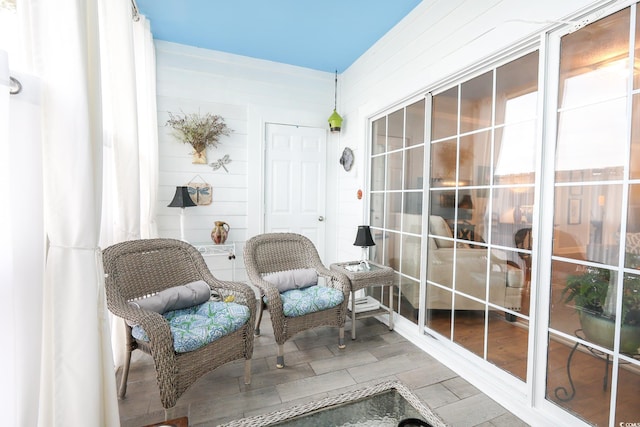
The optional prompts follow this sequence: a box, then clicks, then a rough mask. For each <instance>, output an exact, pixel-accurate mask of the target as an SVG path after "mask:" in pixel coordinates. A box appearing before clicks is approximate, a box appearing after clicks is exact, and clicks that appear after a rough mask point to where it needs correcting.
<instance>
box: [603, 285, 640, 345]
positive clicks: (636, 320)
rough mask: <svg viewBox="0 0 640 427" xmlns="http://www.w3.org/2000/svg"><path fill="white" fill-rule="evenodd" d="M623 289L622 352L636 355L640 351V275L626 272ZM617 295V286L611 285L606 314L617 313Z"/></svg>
mask: <svg viewBox="0 0 640 427" xmlns="http://www.w3.org/2000/svg"><path fill="white" fill-rule="evenodd" d="M622 289H623V291H622V316H621V319H622V329H621V331H620V352H621V353H625V354H631V355H635V354H638V353H640V351H639V350H640V276H638V275H636V274H629V273H625V274H624V280H623V285H622ZM616 296H617V295H616V288H614V287H613V286H611V287H609V289H608V292H607V298H606V300H605V307H604V310H603V313H604V314H605V315H609V314H610V313H616V310H615V302H616ZM616 317H617V316H616Z"/></svg>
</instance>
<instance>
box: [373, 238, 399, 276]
mask: <svg viewBox="0 0 640 427" xmlns="http://www.w3.org/2000/svg"><path fill="white" fill-rule="evenodd" d="M399 236H400V235H399V234H398V233H390V232H389V233H387V234H386V238H385V239H384V262H383V264H384V265H388V266H389V267H391V268H393V269H394V270H396V271H400V238H399ZM376 245H377V243H376Z"/></svg>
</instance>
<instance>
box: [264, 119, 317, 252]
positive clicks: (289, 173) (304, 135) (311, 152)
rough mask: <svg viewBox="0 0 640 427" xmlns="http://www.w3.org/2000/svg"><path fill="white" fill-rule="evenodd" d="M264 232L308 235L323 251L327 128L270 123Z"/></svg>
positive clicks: (268, 125)
mask: <svg viewBox="0 0 640 427" xmlns="http://www.w3.org/2000/svg"><path fill="white" fill-rule="evenodd" d="M266 139H267V140H266V153H265V174H266V176H265V180H264V182H265V188H264V200H265V232H292V233H298V234H302V235H304V236H306V237H308V238H309V239H310V240H311V241H312V242H313V243H314V244H315V245H316V248H317V249H318V253H319V254H320V256H321V257H322V256H323V254H324V236H325V218H324V217H325V186H326V182H325V181H326V145H327V132H326V130H325V129H320V128H310V127H298V126H288V125H277V124H267V129H266Z"/></svg>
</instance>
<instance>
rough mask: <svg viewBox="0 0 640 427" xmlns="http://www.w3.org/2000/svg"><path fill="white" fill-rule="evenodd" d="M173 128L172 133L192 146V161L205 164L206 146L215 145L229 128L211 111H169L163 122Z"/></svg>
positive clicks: (228, 131) (229, 132)
mask: <svg viewBox="0 0 640 427" xmlns="http://www.w3.org/2000/svg"><path fill="white" fill-rule="evenodd" d="M165 126H169V127H171V128H172V129H173V135H174V136H175V137H176V138H178V139H179V140H180V141H182V142H183V143H185V144H189V145H191V147H192V148H193V153H192V154H193V158H192V163H194V164H203V165H206V164H207V147H214V148H215V147H217V145H218V142H219V141H220V137H221V136H222V135H226V136H228V135H230V134H231V129H229V127H228V126H227V125H226V123H225V122H224V119H223V118H222V117H220V116H218V115H215V114H211V113H205V114H200V113H189V114H187V113H182V114H173V113H171V112H169V120H167V122H166V123H165Z"/></svg>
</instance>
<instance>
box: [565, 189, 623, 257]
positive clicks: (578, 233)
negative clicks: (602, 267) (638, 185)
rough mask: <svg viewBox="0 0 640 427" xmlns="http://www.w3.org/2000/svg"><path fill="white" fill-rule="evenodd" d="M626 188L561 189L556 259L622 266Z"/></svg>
mask: <svg viewBox="0 0 640 427" xmlns="http://www.w3.org/2000/svg"><path fill="white" fill-rule="evenodd" d="M621 205H622V185H586V186H571V187H557V188H556V194H555V215H554V225H555V227H554V230H553V255H556V256H561V257H566V258H573V259H580V260H588V261H593V262H598V263H603V264H609V265H616V264H617V263H618V250H619V249H618V248H619V244H620V241H619V240H620V233H619V231H620V223H621V221H620V215H621Z"/></svg>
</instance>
